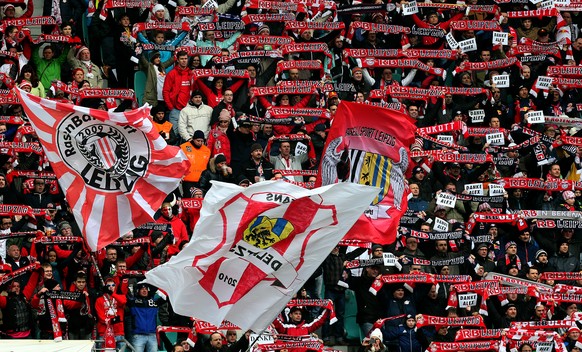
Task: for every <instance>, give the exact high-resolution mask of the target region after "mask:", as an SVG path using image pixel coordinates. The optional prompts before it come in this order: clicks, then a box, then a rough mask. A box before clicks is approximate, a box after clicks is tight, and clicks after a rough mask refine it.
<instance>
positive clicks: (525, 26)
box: [522, 19, 532, 29]
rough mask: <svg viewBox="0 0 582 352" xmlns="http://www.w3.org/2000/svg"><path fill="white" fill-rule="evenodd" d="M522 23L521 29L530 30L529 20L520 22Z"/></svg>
mask: <svg viewBox="0 0 582 352" xmlns="http://www.w3.org/2000/svg"><path fill="white" fill-rule="evenodd" d="M522 23H523V28H524V29H530V28H531V23H532V22H531V20H530V19H525V20H523V22H522Z"/></svg>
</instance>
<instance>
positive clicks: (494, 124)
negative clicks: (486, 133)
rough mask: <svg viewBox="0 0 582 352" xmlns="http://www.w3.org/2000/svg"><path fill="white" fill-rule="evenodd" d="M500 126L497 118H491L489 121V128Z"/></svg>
mask: <svg viewBox="0 0 582 352" xmlns="http://www.w3.org/2000/svg"><path fill="white" fill-rule="evenodd" d="M500 126H501V124H500V123H499V118H497V117H492V118H491V121H489V127H491V128H499V127H500Z"/></svg>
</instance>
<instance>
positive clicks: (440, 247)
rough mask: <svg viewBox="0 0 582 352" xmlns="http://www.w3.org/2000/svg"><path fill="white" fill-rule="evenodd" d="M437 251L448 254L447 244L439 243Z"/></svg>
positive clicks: (444, 242)
mask: <svg viewBox="0 0 582 352" xmlns="http://www.w3.org/2000/svg"><path fill="white" fill-rule="evenodd" d="M436 250H437V252H439V253H446V252H447V242H446V241H437V243H436Z"/></svg>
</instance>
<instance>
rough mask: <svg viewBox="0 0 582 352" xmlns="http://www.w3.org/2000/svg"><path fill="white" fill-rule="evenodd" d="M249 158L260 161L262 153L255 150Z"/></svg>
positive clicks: (259, 150)
mask: <svg viewBox="0 0 582 352" xmlns="http://www.w3.org/2000/svg"><path fill="white" fill-rule="evenodd" d="M251 156H252V158H253V159H255V160H260V159H261V158H262V157H263V151H262V150H261V149H255V150H253V151H252V152H251Z"/></svg>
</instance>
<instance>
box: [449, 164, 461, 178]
mask: <svg viewBox="0 0 582 352" xmlns="http://www.w3.org/2000/svg"><path fill="white" fill-rule="evenodd" d="M449 170H450V171H451V175H453V176H455V177H456V176H459V174H460V173H461V167H460V166H458V165H453V166H451V167H450V168H449Z"/></svg>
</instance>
